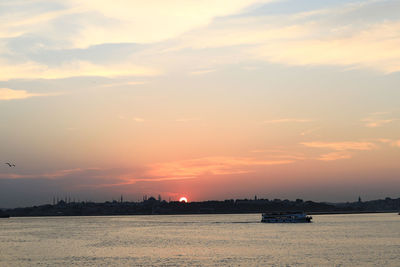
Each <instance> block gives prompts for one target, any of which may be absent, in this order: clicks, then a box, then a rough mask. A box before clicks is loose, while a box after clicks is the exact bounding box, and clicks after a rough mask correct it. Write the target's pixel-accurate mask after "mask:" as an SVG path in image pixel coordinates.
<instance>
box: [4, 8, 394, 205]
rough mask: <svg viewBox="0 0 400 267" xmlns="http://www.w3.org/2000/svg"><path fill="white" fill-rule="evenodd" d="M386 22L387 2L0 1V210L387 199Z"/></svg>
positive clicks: (389, 103) (389, 37)
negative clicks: (151, 199)
mask: <svg viewBox="0 0 400 267" xmlns="http://www.w3.org/2000/svg"><path fill="white" fill-rule="evenodd" d="M399 14H400V1H399V0H359V1H353V0H326V1H319V0H229V1H227V0H212V1H211V0H171V1H164V0H149V1H131V0H114V1H106V0H86V1H77V0H62V1H61V0H51V1H50V0H13V1H7V0H0V22H1V23H0V70H1V72H0V162H1V164H3V165H0V207H19V206H31V205H39V204H45V203H51V202H52V199H53V197H59V198H65V197H70V198H71V199H75V200H80V201H85V200H87V201H106V200H112V199H118V198H119V197H120V196H121V195H123V196H124V199H125V200H129V201H138V200H141V199H142V196H143V195H147V196H151V195H153V196H158V195H161V197H162V198H163V199H167V200H168V199H171V200H177V199H179V198H180V197H181V196H186V197H187V198H188V200H189V201H202V200H209V199H213V200H223V199H237V198H253V197H254V195H257V197H258V198H268V199H274V198H280V199H286V198H287V199H296V198H303V199H307V200H308V199H311V200H314V201H329V202H342V201H356V200H357V199H358V196H361V198H362V199H363V200H368V199H377V198H384V197H399V189H400V164H399V162H400V161H399V160H400V104H399V103H400V102H399V99H400V87H399V85H400V49H399V47H400V15H399ZM6 162H10V163H14V164H15V165H16V166H15V167H9V166H8V165H6V164H5V163H6Z"/></svg>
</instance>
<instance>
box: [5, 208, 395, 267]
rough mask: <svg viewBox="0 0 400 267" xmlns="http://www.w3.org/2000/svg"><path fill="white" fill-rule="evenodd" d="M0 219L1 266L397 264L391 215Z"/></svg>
mask: <svg viewBox="0 0 400 267" xmlns="http://www.w3.org/2000/svg"><path fill="white" fill-rule="evenodd" d="M260 220H261V214H221V215H151V216H107V217H26V218H9V219H0V266H400V216H399V215H398V214H397V213H384V214H383V213H382V214H345V215H314V216H313V222H312V223H303V224H302V223H299V224H279V223H277V224H268V223H261V222H260Z"/></svg>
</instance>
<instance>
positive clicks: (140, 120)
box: [133, 117, 145, 122]
mask: <svg viewBox="0 0 400 267" xmlns="http://www.w3.org/2000/svg"><path fill="white" fill-rule="evenodd" d="M133 120H134V121H136V122H144V121H145V119H143V118H139V117H134V118H133Z"/></svg>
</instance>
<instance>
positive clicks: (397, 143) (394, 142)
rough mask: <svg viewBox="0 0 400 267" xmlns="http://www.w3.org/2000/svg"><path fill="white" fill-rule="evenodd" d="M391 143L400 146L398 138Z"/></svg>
mask: <svg viewBox="0 0 400 267" xmlns="http://www.w3.org/2000/svg"><path fill="white" fill-rule="evenodd" d="M392 145H393V146H396V147H400V140H397V141H393V143H392Z"/></svg>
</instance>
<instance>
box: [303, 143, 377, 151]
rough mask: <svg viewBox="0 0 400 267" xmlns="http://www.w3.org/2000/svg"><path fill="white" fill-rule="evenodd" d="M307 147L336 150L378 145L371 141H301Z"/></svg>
mask: <svg viewBox="0 0 400 267" xmlns="http://www.w3.org/2000/svg"><path fill="white" fill-rule="evenodd" d="M300 144H302V145H304V146H307V147H313V148H327V149H332V150H336V151H346V150H363V151H365V150H372V149H375V148H376V145H375V144H374V143H371V142H303V143H300Z"/></svg>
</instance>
